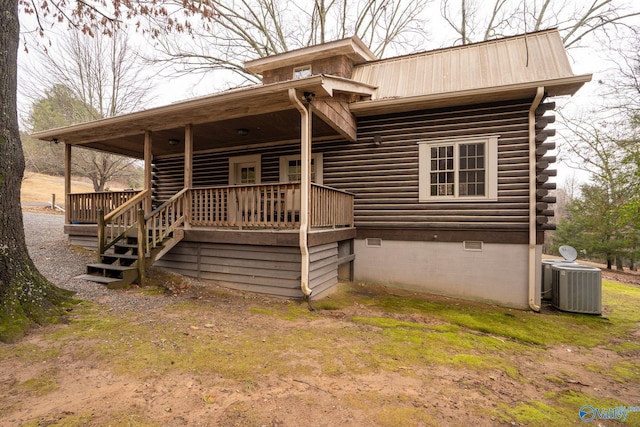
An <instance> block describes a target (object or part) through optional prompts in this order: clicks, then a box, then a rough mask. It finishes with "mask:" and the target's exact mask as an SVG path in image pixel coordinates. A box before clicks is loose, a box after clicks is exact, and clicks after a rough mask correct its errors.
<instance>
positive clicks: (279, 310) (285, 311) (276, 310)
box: [249, 304, 317, 322]
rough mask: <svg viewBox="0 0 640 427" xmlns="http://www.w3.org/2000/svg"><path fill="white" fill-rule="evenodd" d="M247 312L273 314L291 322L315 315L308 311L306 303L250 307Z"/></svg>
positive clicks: (311, 317) (308, 318)
mask: <svg viewBox="0 0 640 427" xmlns="http://www.w3.org/2000/svg"><path fill="white" fill-rule="evenodd" d="M249 312H250V313H252V314H263V315H266V316H274V317H278V318H280V319H284V320H289V321H292V322H295V321H298V320H311V319H313V318H315V317H317V315H316V314H314V313H312V312H310V311H309V309H308V307H307V306H306V305H302V304H297V305H294V306H291V305H286V306H280V307H270V308H264V307H251V308H250V309H249Z"/></svg>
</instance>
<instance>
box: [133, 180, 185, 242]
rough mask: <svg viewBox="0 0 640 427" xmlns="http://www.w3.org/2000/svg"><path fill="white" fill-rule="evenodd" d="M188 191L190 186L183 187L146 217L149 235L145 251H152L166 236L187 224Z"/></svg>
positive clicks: (146, 231)
mask: <svg viewBox="0 0 640 427" xmlns="http://www.w3.org/2000/svg"><path fill="white" fill-rule="evenodd" d="M188 192H189V188H183V189H182V190H180V191H179V192H177V193H176V194H174V195H173V196H171V198H170V199H169V200H167V201H166V202H164V203H162V204H161V205H160V206H158V207H157V208H156V209H154V210H153V211H152V212H151V213H149V214H148V215H146V216H145V217H144V222H145V233H146V234H147V235H148V239H147V245H146V250H145V253H150V252H151V250H152V249H154V248H156V247H157V246H159V245H160V243H162V241H163V240H164V238H165V237H167V236H168V235H169V234H171V233H172V232H173V231H175V230H176V229H177V228H178V227H181V226H182V225H184V224H185V221H186V212H187V210H186V206H185V200H186V194H187V193H188Z"/></svg>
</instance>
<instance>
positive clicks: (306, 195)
mask: <svg viewBox="0 0 640 427" xmlns="http://www.w3.org/2000/svg"><path fill="white" fill-rule="evenodd" d="M296 94H297V92H296V90H295V89H293V88H291V89H289V99H290V100H291V102H292V103H293V104H294V105H295V107H296V108H297V109H298V111H299V112H300V163H301V171H300V172H301V177H300V252H301V254H302V257H301V260H300V261H301V262H300V264H301V274H300V289H301V290H302V293H303V294H304V295H305V296H306V297H307V298H310V297H311V292H312V291H311V288H310V287H309V285H310V284H309V242H308V232H309V218H310V215H309V212H310V209H309V208H310V201H309V199H310V195H311V118H312V115H311V105H309V106H308V107H306V106H305V105H304V104H303V103H302V102H301V101H300V99H298V97H297V95H296Z"/></svg>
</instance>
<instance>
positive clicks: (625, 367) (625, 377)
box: [604, 361, 640, 383]
mask: <svg viewBox="0 0 640 427" xmlns="http://www.w3.org/2000/svg"><path fill="white" fill-rule="evenodd" d="M604 372H606V374H607V375H608V376H610V377H612V378H613V379H614V380H615V381H617V382H620V383H624V382H635V383H640V363H638V362H629V361H622V362H618V363H615V364H614V365H613V366H611V367H610V368H609V369H607V370H605V371H604Z"/></svg>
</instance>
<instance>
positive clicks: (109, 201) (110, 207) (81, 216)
mask: <svg viewBox="0 0 640 427" xmlns="http://www.w3.org/2000/svg"><path fill="white" fill-rule="evenodd" d="M136 194H138V191H133V190H132V191H105V192H100V193H72V194H68V195H67V201H66V203H67V204H66V206H65V211H66V212H67V215H68V218H69V219H68V221H69V222H70V223H71V224H96V223H97V222H98V209H102V211H103V212H104V214H105V215H108V214H109V213H110V212H112V211H114V210H116V209H117V208H118V207H120V206H121V205H123V204H125V203H126V202H127V201H128V200H130V199H131V198H133V197H134V196H135V195H136Z"/></svg>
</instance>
